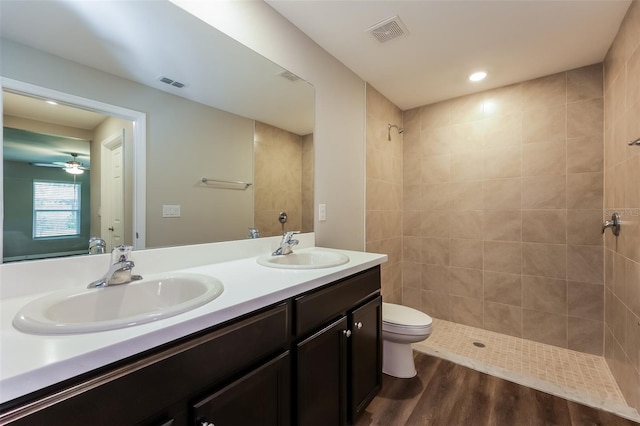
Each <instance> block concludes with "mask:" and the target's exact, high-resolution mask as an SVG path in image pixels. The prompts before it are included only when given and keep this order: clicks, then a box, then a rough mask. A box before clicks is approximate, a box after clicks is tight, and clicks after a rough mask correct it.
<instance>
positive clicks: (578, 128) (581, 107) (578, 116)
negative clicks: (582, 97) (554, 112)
mask: <svg viewBox="0 0 640 426" xmlns="http://www.w3.org/2000/svg"><path fill="white" fill-rule="evenodd" d="M603 128H604V104H603V99H602V98H597V99H590V100H586V101H579V102H574V103H570V104H568V105H567V137H568V138H579V137H584V136H586V137H591V136H593V135H601V134H602V131H603Z"/></svg>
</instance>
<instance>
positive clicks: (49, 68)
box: [0, 0, 314, 262]
mask: <svg viewBox="0 0 640 426" xmlns="http://www.w3.org/2000/svg"><path fill="white" fill-rule="evenodd" d="M0 19H1V21H0V28H1V36H2V39H1V43H2V44H1V46H0V48H1V49H0V52H1V53H0V54H1V55H2V57H1V58H0V59H1V60H0V76H2V79H3V86H5V87H3V96H2V100H3V160H4V161H3V201H4V221H3V260H4V261H5V262H7V261H15V260H24V259H36V258H44V257H52V256H68V255H76V254H83V253H87V250H88V243H89V238H90V237H95V236H97V237H101V238H103V239H105V240H107V241H108V244H109V245H110V246H111V245H114V244H117V243H127V244H133V245H135V246H136V247H139V248H142V247H148V248H150V247H165V246H174V245H185V244H197V243H206V242H216V241H228V240H237V239H242V238H246V237H247V236H248V234H249V231H248V228H257V229H258V230H259V231H260V235H261V236H271V235H277V234H280V233H281V232H282V230H283V229H285V230H294V229H295V230H301V231H303V232H310V231H312V230H313V187H314V185H313V126H314V119H313V118H314V112H313V105H314V90H313V87H312V86H311V85H310V84H309V83H307V82H305V81H304V80H301V79H299V78H298V77H297V76H295V75H293V74H292V73H290V72H288V71H287V70H284V69H283V68H282V67H280V66H278V65H277V64H274V63H272V62H270V61H269V60H267V59H265V58H263V57H261V56H260V55H258V54H256V53H255V52H253V51H251V50H249V49H248V48H246V47H245V46H243V45H241V44H239V43H238V42H236V41H234V40H232V39H230V38H229V37H227V36H226V35H224V34H222V33H220V32H219V31H217V30H216V29H215V28H213V27H211V26H209V25H208V24H206V23H204V22H202V21H200V20H198V19H197V18H195V17H193V16H192V15H190V14H188V13H187V12H185V11H183V10H182V9H180V8H178V7H177V6H175V5H173V4H172V3H170V2H168V1H153V2H139V1H106V2H75V1H58V0H48V1H30V2H1V3H0ZM56 94H57V95H58V96H56ZM56 97H58V98H63V99H54V98H56ZM74 99H76V100H78V101H77V102H74V101H73V100H74ZM46 101H58V105H51V104H47V103H46ZM140 117H143V118H142V119H140ZM136 120H137V121H136ZM141 123H142V124H141ZM141 126H142V127H144V129H140V127H141ZM136 146H138V148H137V149H136ZM203 178H205V179H206V181H203ZM56 190H57V191H58V192H56ZM47 191H48V192H47ZM51 194H56V195H55V196H53V195H51ZM47 197H50V198H49V199H48V198H47ZM51 197H53V198H51ZM56 197H57V198H56ZM136 203H138V204H136ZM282 211H285V212H286V213H287V217H288V220H287V223H285V224H284V225H283V224H281V223H280V222H279V220H278V218H279V215H280V212H282Z"/></svg>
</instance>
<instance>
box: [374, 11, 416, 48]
mask: <svg viewBox="0 0 640 426" xmlns="http://www.w3.org/2000/svg"><path fill="white" fill-rule="evenodd" d="M366 31H367V32H368V33H370V34H371V35H372V36H373V37H375V39H376V40H378V41H379V42H380V43H386V42H387V41H390V40H393V39H396V38H400V37H405V36H406V35H408V34H409V31H408V30H407V27H406V26H405V25H404V23H403V22H402V21H401V20H400V18H399V17H398V16H397V15H396V16H394V17H392V18H389V19H385V20H384V21H382V22H378V23H377V24H375V25H374V26H372V27H370V28H367V30H366Z"/></svg>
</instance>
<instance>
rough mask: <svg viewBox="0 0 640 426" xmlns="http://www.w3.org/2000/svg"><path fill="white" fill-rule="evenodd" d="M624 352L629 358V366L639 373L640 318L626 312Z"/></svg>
mask: <svg viewBox="0 0 640 426" xmlns="http://www.w3.org/2000/svg"><path fill="white" fill-rule="evenodd" d="M625 343H626V346H625V348H624V350H625V352H626V353H627V354H628V356H629V361H631V366H632V367H633V368H634V369H636V370H638V371H640V317H638V315H635V314H633V313H630V312H627V339H626V342H625Z"/></svg>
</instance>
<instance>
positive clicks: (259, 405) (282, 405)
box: [191, 352, 291, 426]
mask: <svg viewBox="0 0 640 426" xmlns="http://www.w3.org/2000/svg"><path fill="white" fill-rule="evenodd" d="M289 363H290V360H289V353H288V352H287V353H286V354H283V355H281V356H279V357H278V358H276V359H274V360H273V361H271V362H269V363H267V364H265V365H263V366H262V367H260V368H258V369H256V370H254V371H252V372H251V373H249V374H247V375H245V376H243V377H242V378H240V379H238V380H236V381H235V382H233V383H231V384H230V385H228V386H226V387H224V388H223V389H221V390H219V391H218V392H216V393H214V394H213V395H211V396H209V397H207V398H205V399H203V400H201V401H199V402H198V403H196V404H194V406H193V413H192V417H191V418H192V419H193V422H192V424H195V425H198V426H201V425H215V426H226V425H238V426H243V425H246V426H254V425H288V424H290V423H291V422H290V411H291V410H290V409H291V405H290V399H291V392H290V375H289V374H290V364H289Z"/></svg>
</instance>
